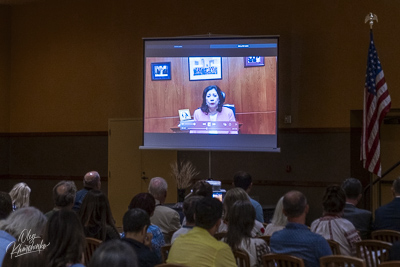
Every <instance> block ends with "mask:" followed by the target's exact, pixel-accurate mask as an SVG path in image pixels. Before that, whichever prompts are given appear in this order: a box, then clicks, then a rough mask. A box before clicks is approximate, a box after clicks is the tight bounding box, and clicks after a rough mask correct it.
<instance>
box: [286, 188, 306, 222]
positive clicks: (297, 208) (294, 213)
mask: <svg viewBox="0 0 400 267" xmlns="http://www.w3.org/2000/svg"><path fill="white" fill-rule="evenodd" d="M282 202H283V203H282V204H283V213H284V214H285V215H286V217H287V218H288V220H292V219H295V218H299V217H301V216H303V215H304V214H307V213H308V204H307V199H306V196H305V195H304V194H303V193H301V192H299V191H289V192H288V193H286V194H285V195H284V196H283V201H282Z"/></svg>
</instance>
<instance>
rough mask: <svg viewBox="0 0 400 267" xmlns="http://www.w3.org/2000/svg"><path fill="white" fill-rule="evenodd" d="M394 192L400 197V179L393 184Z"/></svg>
mask: <svg viewBox="0 0 400 267" xmlns="http://www.w3.org/2000/svg"><path fill="white" fill-rule="evenodd" d="M392 192H393V194H394V195H395V196H400V177H397V178H396V179H395V180H394V181H393V184H392Z"/></svg>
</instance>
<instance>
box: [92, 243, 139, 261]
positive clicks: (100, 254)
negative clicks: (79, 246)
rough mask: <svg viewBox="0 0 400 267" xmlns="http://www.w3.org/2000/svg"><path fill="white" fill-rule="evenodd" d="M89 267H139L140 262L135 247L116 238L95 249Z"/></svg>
mask: <svg viewBox="0 0 400 267" xmlns="http://www.w3.org/2000/svg"><path fill="white" fill-rule="evenodd" d="M88 267H139V264H138V262H137V258H136V253H135V251H134V250H133V248H132V247H131V246H130V245H129V244H128V243H127V242H124V241H121V240H118V239H115V240H110V241H108V242H104V243H102V244H101V245H100V246H99V247H98V248H97V249H96V250H95V251H94V253H93V255H92V258H91V259H90V263H89V265H88Z"/></svg>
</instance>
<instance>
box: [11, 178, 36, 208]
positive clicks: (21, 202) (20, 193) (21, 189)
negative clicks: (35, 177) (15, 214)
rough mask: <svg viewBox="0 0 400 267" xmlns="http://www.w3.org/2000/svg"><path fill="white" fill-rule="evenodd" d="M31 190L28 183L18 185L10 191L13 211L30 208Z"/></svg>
mask: <svg viewBox="0 0 400 267" xmlns="http://www.w3.org/2000/svg"><path fill="white" fill-rule="evenodd" d="M30 195H31V189H30V188H29V186H28V185H27V184H26V183H18V184H16V185H14V187H13V188H12V189H11V191H10V197H11V200H12V207H13V210H16V209H19V208H23V207H28V206H29V197H30Z"/></svg>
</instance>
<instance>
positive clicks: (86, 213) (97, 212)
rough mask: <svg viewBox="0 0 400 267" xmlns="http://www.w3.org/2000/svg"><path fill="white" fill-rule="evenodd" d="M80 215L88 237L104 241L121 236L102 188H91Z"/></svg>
mask: <svg viewBox="0 0 400 267" xmlns="http://www.w3.org/2000/svg"><path fill="white" fill-rule="evenodd" d="M79 217H80V220H81V223H82V225H83V230H84V233H85V236H86V237H92V238H96V239H100V240H102V241H107V240H110V239H119V238H120V237H119V233H118V230H117V228H116V227H115V222H114V218H113V216H112V214H111V209H110V203H109V202H108V198H107V196H106V195H105V194H103V193H102V192H101V191H100V190H90V191H89V192H88V193H87V194H86V196H85V198H84V199H83V202H82V206H81V209H80V210H79Z"/></svg>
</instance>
